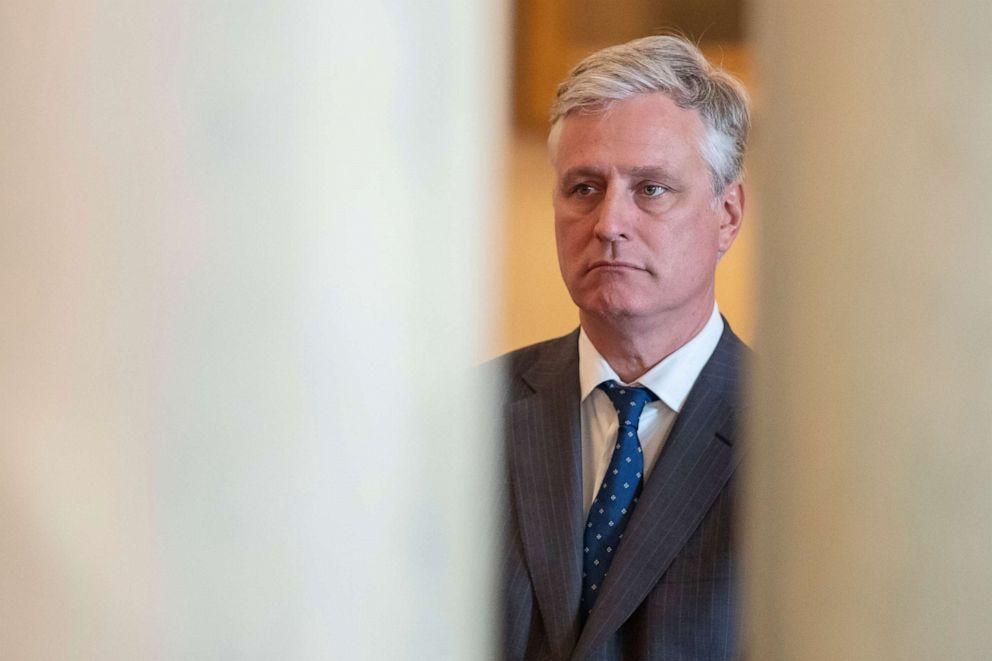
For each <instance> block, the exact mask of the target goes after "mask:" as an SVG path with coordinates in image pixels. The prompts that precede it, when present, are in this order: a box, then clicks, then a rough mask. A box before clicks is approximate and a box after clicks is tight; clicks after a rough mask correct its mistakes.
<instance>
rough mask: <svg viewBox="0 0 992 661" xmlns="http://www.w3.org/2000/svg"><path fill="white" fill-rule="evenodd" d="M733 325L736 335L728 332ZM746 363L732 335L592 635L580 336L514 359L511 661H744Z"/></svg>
mask: <svg viewBox="0 0 992 661" xmlns="http://www.w3.org/2000/svg"><path fill="white" fill-rule="evenodd" d="M725 324H726V322H725ZM745 351H747V349H746V347H745V346H744V345H743V343H741V341H740V340H739V339H738V338H737V336H736V335H734V333H733V332H732V331H731V330H730V327H729V325H725V327H724V332H723V335H722V337H721V338H720V342H719V344H718V345H717V347H716V350H715V351H714V352H713V355H712V357H711V358H710V360H709V362H707V363H706V365H705V367H704V368H703V370H702V372H701V373H700V375H699V378H698V379H697V381H696V383H695V385H694V386H693V388H692V391H691V392H690V394H689V397H688V399H686V401H685V404H684V406H683V408H682V411H681V412H680V413H679V415H678V418H677V419H676V421H675V424H674V426H673V427H672V430H671V433H670V435H669V437H668V440H667V441H666V443H665V446H664V448H663V449H662V452H661V454H660V455H659V457H658V459H657V463H656V464H655V465H654V468H653V470H652V472H651V475H650V476H649V478H648V480H647V481H646V482H645V484H644V487H643V492H642V494H641V496H640V499H639V502H638V505H637V509H635V510H634V512H633V514H632V516H631V520H630V522H629V523H628V525H627V528H626V530H625V531H624V539H623V543H622V544H621V545H620V547H619V548H618V549H617V552H616V556H615V557H614V559H613V563H612V565H611V566H610V572H609V575H608V577H607V579H606V581H605V582H604V583H603V585H602V587H601V588H600V592H599V596H598V597H597V601H596V604H595V606H594V608H593V611H592V613H591V614H590V615H589V617H588V619H587V621H586V622H585V624H584V626H583V625H582V624H581V622H580V619H579V597H580V593H581V590H582V537H583V527H584V525H585V512H584V511H583V502H582V458H581V433H580V422H579V420H580V412H579V405H580V401H579V397H580V392H579V365H578V363H579V361H578V331H575V332H573V333H571V334H569V335H566V336H565V337H562V338H558V339H555V340H550V341H547V342H542V343H540V344H535V345H532V346H529V347H526V348H523V349H520V350H518V351H515V352H513V353H510V354H507V355H506V356H503V357H502V358H501V359H499V361H501V362H500V363H499V364H500V366H501V368H502V370H503V371H504V374H505V381H504V386H503V387H504V389H505V399H504V401H503V403H502V405H503V406H504V407H505V429H504V435H505V439H506V448H505V452H506V457H505V469H506V485H505V488H504V489H503V496H502V502H501V507H502V508H503V511H504V513H505V520H504V526H503V529H502V530H503V540H504V544H505V546H504V556H503V566H502V584H501V589H502V609H503V611H502V616H503V632H502V640H501V642H502V646H503V658H506V659H527V660H530V659H561V660H565V659H572V660H576V661H579V660H582V661H585V660H597V661H599V660H603V661H605V660H608V659H664V660H665V661H674V660H677V659H692V660H693V661H700V660H705V659H733V658H739V656H740V654H739V651H738V648H739V618H738V609H739V600H738V590H737V585H736V581H737V576H736V575H735V570H736V562H735V560H736V558H735V547H734V537H733V510H734V506H733V500H734V489H733V483H734V480H733V475H734V469H735V467H736V466H737V464H738V461H739V457H740V448H739V443H738V436H737V420H738V414H739V406H738V377H739V371H740V362H741V357H742V354H743V353H744V352H745Z"/></svg>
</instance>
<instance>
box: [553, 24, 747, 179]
mask: <svg viewBox="0 0 992 661" xmlns="http://www.w3.org/2000/svg"><path fill="white" fill-rule="evenodd" d="M651 92H663V93H664V94H667V95H668V96H669V97H670V98H671V99H672V100H673V101H674V102H675V103H676V104H677V105H678V106H679V107H680V108H685V109H687V110H695V111H697V112H698V113H699V116H700V118H701V119H702V120H703V126H704V127H705V129H706V133H705V136H704V138H703V142H702V144H701V145H700V153H701V154H702V156H703V159H704V160H705V161H706V163H707V165H708V166H709V168H710V173H711V175H712V178H713V190H714V192H715V193H716V194H719V193H720V192H721V191H723V189H724V188H726V186H727V184H729V183H731V182H733V181H735V180H737V179H738V178H740V177H741V176H742V175H743V171H744V149H745V146H746V143H747V133H748V129H749V128H750V126H751V119H750V116H749V114H748V107H747V105H748V101H747V93H746V92H745V91H744V87H743V86H742V85H741V84H740V82H738V81H737V80H736V79H735V78H734V77H733V76H731V75H730V74H728V73H727V72H725V71H723V70H722V69H719V68H717V67H714V66H712V65H711V64H710V63H709V62H707V61H706V58H705V57H703V54H702V53H701V52H700V51H699V49H698V48H697V47H696V46H695V45H693V44H692V43H691V42H689V41H687V40H686V39H683V38H682V37H676V36H670V35H663V36H654V37H644V38H642V39H635V40H634V41H630V42H627V43H626V44H621V45H619V46H611V47H610V48H605V49H603V50H601V51H597V52H595V53H593V54H592V55H590V56H589V57H587V58H586V59H584V60H582V61H581V62H579V64H577V65H576V66H575V68H573V69H572V70H571V71H570V72H569V74H568V77H567V78H566V79H565V80H564V82H562V83H561V84H560V85H559V86H558V92H557V94H556V95H555V102H554V105H553V106H552V108H551V133H550V134H549V135H548V145H549V147H550V148H551V154H552V158H554V157H555V154H556V151H557V147H558V137H559V134H560V133H561V123H562V120H563V119H564V118H565V116H566V115H568V114H569V113H571V112H574V111H576V110H579V111H586V112H599V111H603V110H605V109H606V108H608V107H609V105H610V104H611V103H612V102H613V101H620V100H622V99H626V98H629V97H632V96H634V95H636V94H647V93H651Z"/></svg>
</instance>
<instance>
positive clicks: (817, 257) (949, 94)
mask: <svg viewBox="0 0 992 661" xmlns="http://www.w3.org/2000/svg"><path fill="white" fill-rule="evenodd" d="M754 26H755V27H756V36H757V42H756V48H757V55H758V64H759V69H758V70H759V72H760V73H761V76H762V81H761V85H760V86H761V88H762V95H763V98H764V99H765V100H766V103H765V104H764V112H763V114H762V115H761V116H759V117H758V118H757V126H756V130H755V135H756V147H757V152H758V153H757V161H756V163H755V166H754V168H755V172H758V173H760V177H761V180H760V181H759V182H758V183H759V185H761V187H762V200H763V211H764V216H763V219H762V230H763V241H764V246H763V253H762V255H761V257H760V263H761V265H762V268H763V271H764V273H763V276H762V279H761V283H760V285H759V288H758V291H759V293H760V300H761V302H762V310H761V313H760V323H759V339H758V347H757V348H758V352H759V361H758V365H759V369H758V370H757V383H756V385H757V387H756V389H755V403H756V407H755V408H756V415H755V425H754V429H753V437H752V445H751V453H750V455H749V460H748V461H749V467H750V474H749V479H750V482H749V486H750V497H749V502H748V507H747V513H748V515H749V519H748V530H747V538H748V544H749V550H750V555H749V565H748V568H749V572H750V574H749V582H748V587H749V589H750V595H749V600H748V608H747V614H748V616H749V620H750V622H749V624H750V630H749V636H750V649H749V658H752V659H762V660H776V659H782V660H788V661H792V660H796V659H802V660H804V661H805V660H819V659H823V660H825V661H826V660H830V661H836V660H838V659H858V660H861V659H893V660H895V659H898V660H900V661H902V660H906V659H921V660H923V659H927V660H929V659H955V660H967V659H976V660H977V659H989V658H992V615H990V614H992V561H990V559H992V488H990V482H992V404H990V402H992V348H990V347H992V260H990V254H992V219H990V213H989V203H988V200H987V199H986V196H987V195H988V193H989V187H990V183H992V40H990V38H989V28H990V26H992V4H989V3H987V2H984V3H983V2H968V1H965V0H952V1H950V2H942V3H933V2H900V3H893V2H864V1H863V0H841V1H839V2H829V3H795V2H790V1H787V0H761V1H760V2H757V3H756V15H755V20H754Z"/></svg>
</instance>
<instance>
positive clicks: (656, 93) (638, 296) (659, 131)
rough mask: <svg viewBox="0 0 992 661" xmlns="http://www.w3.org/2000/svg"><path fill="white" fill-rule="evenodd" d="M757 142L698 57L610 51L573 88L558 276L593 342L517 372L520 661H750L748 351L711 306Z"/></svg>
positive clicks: (512, 497) (511, 514)
mask: <svg viewBox="0 0 992 661" xmlns="http://www.w3.org/2000/svg"><path fill="white" fill-rule="evenodd" d="M748 127H749V118H748V111H747V105H746V100H745V96H744V93H743V91H742V89H741V87H740V85H739V84H738V83H736V81H734V80H733V79H732V78H731V77H729V76H728V75H726V74H725V73H723V72H720V71H718V70H716V69H714V68H712V67H711V66H710V65H709V64H708V63H707V62H706V60H705V59H704V58H703V57H702V55H701V54H700V53H699V51H698V50H697V49H696V47H695V46H693V45H692V44H690V43H688V42H686V41H685V40H683V39H680V38H677V37H671V36H659V37H648V38H645V39H639V40H636V41H633V42H630V43H628V44H624V45H621V46H615V47H612V48H608V49H606V50H603V51H600V52H598V53H595V54H593V55H592V56H590V57H588V58H587V59H586V60H585V61H583V62H582V63H580V64H579V65H578V66H577V67H576V68H575V69H573V70H572V72H571V73H570V74H569V76H568V78H567V79H566V80H565V82H564V83H562V84H561V85H560V86H559V88H558V93H557V99H556V101H555V105H554V108H553V110H552V116H551V132H550V136H549V140H548V143H549V147H550V152H551V161H552V164H553V166H554V170H555V176H556V183H555V189H554V195H553V202H554V212H555V230H556V237H557V246H558V260H559V265H560V268H561V274H562V277H563V278H564V280H565V284H566V286H567V288H568V291H569V294H570V295H571V297H572V299H573V300H574V302H575V304H576V305H577V306H578V308H579V320H580V324H581V327H580V329H579V330H577V331H576V332H573V333H571V334H570V335H567V336H565V337H562V338H559V339H556V340H550V341H548V342H544V343H541V344H537V345H533V346H530V347H526V348H524V349H520V350H518V351H515V352H513V353H511V354H508V355H507V356H504V357H503V358H502V359H500V360H501V362H500V365H501V366H502V367H503V368H504V369H505V370H506V376H507V382H506V389H507V394H506V402H505V407H506V409H505V415H506V418H505V419H506V429H505V433H506V443H507V448H506V463H507V471H508V489H507V493H508V496H507V502H505V508H506V511H507V519H506V527H505V530H504V532H505V542H506V553H505V557H504V565H503V584H502V589H503V604H502V606H503V609H504V612H503V617H504V621H503V625H504V628H503V636H502V644H503V651H504V656H505V658H508V659H664V660H666V661H670V660H674V659H693V660H699V659H728V658H736V657H737V656H739V653H738V646H739V636H740V632H739V626H738V624H739V623H738V618H737V610H738V608H739V603H738V595H737V589H736V579H737V577H736V575H735V569H736V564H735V561H736V558H735V545H734V538H733V520H732V511H733V498H734V493H733V483H734V480H733V475H734V469H735V467H736V466H737V463H738V458H739V453H740V447H739V437H738V432H737V420H738V380H739V364H740V360H741V354H742V353H743V352H744V351H746V349H745V348H744V346H743V345H742V344H741V342H740V340H738V339H737V337H736V336H735V335H734V334H733V332H731V330H730V328H729V326H728V325H727V324H726V322H725V321H724V320H723V319H722V318H721V316H720V314H719V312H718V310H717V307H716V304H715V299H714V275H715V269H716V265H717V262H718V261H719V259H720V257H721V256H722V255H723V253H724V252H726V251H727V250H728V249H729V248H730V246H731V244H732V243H733V242H734V238H735V237H736V236H737V232H738V230H739V229H740V224H741V217H742V213H743V208H744V190H743V187H742V184H741V176H742V161H743V156H744V145H745V141H746V137H747V131H748Z"/></svg>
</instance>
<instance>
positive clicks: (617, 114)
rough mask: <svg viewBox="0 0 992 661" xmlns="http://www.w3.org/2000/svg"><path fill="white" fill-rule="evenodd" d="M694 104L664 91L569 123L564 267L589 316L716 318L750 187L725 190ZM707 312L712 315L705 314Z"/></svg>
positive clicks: (562, 165)
mask: <svg viewBox="0 0 992 661" xmlns="http://www.w3.org/2000/svg"><path fill="white" fill-rule="evenodd" d="M703 135H704V127H703V123H702V120H701V119H700V117H699V114H698V113H697V112H696V111H695V110H685V109H683V108H679V107H678V106H677V105H676V104H675V103H674V102H673V101H672V100H671V99H670V98H669V97H668V96H666V95H664V94H661V93H652V94H640V95H637V96H634V97H631V98H629V99H625V100H623V101H617V102H614V103H613V104H612V105H611V106H610V107H609V108H608V109H607V110H606V111H605V112H600V113H595V114H588V113H583V112H573V113H571V114H570V115H568V116H566V117H565V119H564V120H563V122H562V126H561V133H560V136H559V140H558V148H557V154H552V159H553V161H554V167H555V173H556V185H555V191H554V210H555V234H556V237H557V243H558V263H559V266H560V268H561V274H562V277H563V278H564V280H565V285H566V286H567V287H568V291H569V293H570V294H571V296H572V300H574V301H575V304H576V305H578V306H579V309H580V310H581V314H582V315H590V314H591V315H599V316H604V317H610V318H613V319H621V318H627V319H630V320H635V319H636V320H643V321H648V322H650V323H671V322H682V323H686V322H688V321H689V320H690V319H692V318H694V317H696V316H699V315H705V316H706V317H708V315H709V313H710V312H711V310H712V306H713V283H714V273H715V270H716V263H717V259H718V257H719V255H720V254H721V253H722V252H724V251H726V250H727V249H728V248H730V245H731V244H732V243H733V241H734V237H735V236H736V235H737V230H738V229H739V227H740V220H741V212H742V209H743V190H742V188H741V186H740V184H739V183H733V184H731V185H729V186H727V188H726V189H725V190H724V191H722V192H721V194H720V195H718V196H717V195H714V193H713V184H712V178H711V175H710V171H709V168H708V167H707V165H706V162H705V161H704V160H703V157H702V155H701V153H700V145H702V139H703ZM704 319H705V317H704Z"/></svg>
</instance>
